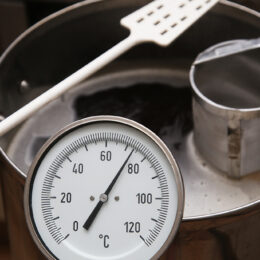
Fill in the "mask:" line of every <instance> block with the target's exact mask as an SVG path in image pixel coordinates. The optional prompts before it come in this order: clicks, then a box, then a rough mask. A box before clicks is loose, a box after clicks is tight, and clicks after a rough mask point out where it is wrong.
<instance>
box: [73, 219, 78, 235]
mask: <svg viewBox="0 0 260 260" xmlns="http://www.w3.org/2000/svg"><path fill="white" fill-rule="evenodd" d="M72 228H73V230H74V231H75V232H76V231H78V230H79V222H78V221H74V222H73V224H72Z"/></svg>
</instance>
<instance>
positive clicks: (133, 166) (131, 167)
mask: <svg viewBox="0 0 260 260" xmlns="http://www.w3.org/2000/svg"><path fill="white" fill-rule="evenodd" d="M139 168H140V167H139V164H138V163H135V164H132V163H129V164H128V173H129V174H132V173H135V174H138V173H139Z"/></svg>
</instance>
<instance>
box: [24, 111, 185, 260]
mask: <svg viewBox="0 0 260 260" xmlns="http://www.w3.org/2000/svg"><path fill="white" fill-rule="evenodd" d="M183 197H184V194H183V184H182V179H181V175H180V172H179V169H178V166H177V164H176V162H175V160H174V158H173V157H172V155H171V153H170V151H169V150H168V149H167V147H166V146H165V144H164V143H163V142H162V141H161V140H160V139H159V138H158V137H157V136H156V135H155V134H154V133H152V132H151V131H150V130H148V129H147V128H145V127H144V126H142V125H140V124H138V123H136V122H134V121H131V120H128V119H125V118H121V117H114V116H96V117H90V118H87V119H83V120H80V121H77V122H75V123H73V124H71V125H70V126H68V127H66V128H65V129H64V130H62V131H61V132H59V133H58V134H56V135H55V136H54V137H52V138H51V139H50V140H49V141H48V142H47V143H46V144H45V145H44V146H43V148H42V149H41V151H40V152H39V154H38V155H37V156H36V159H35V160H34V162H33V164H32V166H31V168H30V171H29V174H28V177H27V181H26V187H25V212H26V219H27V223H28V226H29V229H30V232H31V234H32V237H33V239H34V241H35V242H36V244H37V246H38V247H39V248H40V250H41V251H42V253H43V254H44V255H45V256H46V257H47V258H48V259H61V260H71V259H73V260H83V259H84V260H85V259H87V260H90V259H94V260H101V259H102V260H106V259H107V260H108V259H109V260H117V259H118V260H121V259H124V260H133V259H135V260H146V259H158V258H159V257H160V256H161V255H162V253H163V252H164V251H165V249H166V248H167V247H168V246H169V245H170V243H171V242H172V240H173V238H174V236H175V234H176V232H177V229H178V227H179V224H180V221H181V218H182V213H183Z"/></svg>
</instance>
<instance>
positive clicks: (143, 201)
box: [136, 193, 153, 204]
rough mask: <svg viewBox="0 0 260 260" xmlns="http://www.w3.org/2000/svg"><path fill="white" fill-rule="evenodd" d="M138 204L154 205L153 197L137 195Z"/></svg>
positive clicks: (142, 194) (150, 195)
mask: <svg viewBox="0 0 260 260" xmlns="http://www.w3.org/2000/svg"><path fill="white" fill-rule="evenodd" d="M136 197H137V201H138V204H152V202H153V195H152V194H151V193H147V194H146V193H137V194H136Z"/></svg>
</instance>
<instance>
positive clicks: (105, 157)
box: [100, 151, 112, 161]
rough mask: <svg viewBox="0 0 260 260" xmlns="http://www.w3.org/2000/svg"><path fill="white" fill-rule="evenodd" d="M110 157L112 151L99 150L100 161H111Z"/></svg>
mask: <svg viewBox="0 0 260 260" xmlns="http://www.w3.org/2000/svg"><path fill="white" fill-rule="evenodd" d="M111 159H112V152H111V151H101V153H100V160H101V161H111Z"/></svg>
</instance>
